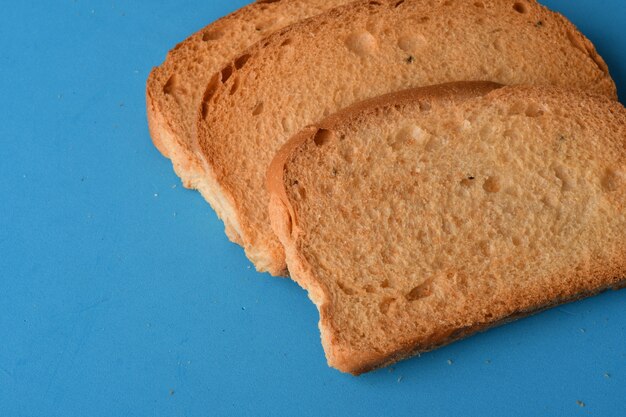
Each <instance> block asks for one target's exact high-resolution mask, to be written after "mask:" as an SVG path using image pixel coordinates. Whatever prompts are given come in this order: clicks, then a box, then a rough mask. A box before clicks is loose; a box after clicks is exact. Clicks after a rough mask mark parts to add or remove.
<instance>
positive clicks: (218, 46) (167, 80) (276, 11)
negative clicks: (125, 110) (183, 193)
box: [146, 0, 350, 240]
mask: <svg viewBox="0 0 626 417" xmlns="http://www.w3.org/2000/svg"><path fill="white" fill-rule="evenodd" d="M349 1H350V0H281V1H257V2H256V3H253V4H251V5H249V6H246V7H244V8H242V9H240V10H238V11H236V12H234V13H232V14H230V15H228V16H226V17H224V18H222V19H220V20H218V21H216V22H214V23H211V24H210V25H208V26H207V27H205V28H203V29H202V30H200V31H199V32H197V33H195V34H194V35H192V36H191V37H189V38H188V39H186V40H185V41H184V42H182V43H180V44H179V45H177V46H176V47H175V48H174V49H173V50H172V51H170V52H169V54H168V55H167V59H166V60H165V62H164V63H163V64H162V65H161V66H159V67H156V68H154V69H153V70H152V72H151V73H150V76H149V78H148V83H147V89H146V101H147V113H148V123H149V128H150V135H151V136H152V141H153V142H154V145H155V146H156V147H157V148H158V149H159V150H160V151H161V153H162V154H163V155H164V156H166V157H168V158H170V159H171V160H172V163H173V165H174V169H175V171H176V173H177V174H178V176H179V177H180V178H181V180H182V182H183V184H184V185H185V187H188V188H196V189H198V190H199V191H200V192H201V193H202V195H203V196H204V197H205V199H206V200H208V201H209V202H210V203H211V205H212V206H213V207H214V208H215V210H216V211H217V213H218V215H219V216H220V217H221V218H222V219H224V220H225V222H226V232H227V234H228V235H229V237H230V238H231V239H234V240H237V233H233V232H232V231H231V228H232V225H231V224H230V223H229V222H228V219H230V218H232V217H233V216H234V213H231V210H232V208H231V207H230V206H229V204H228V201H227V200H225V199H224V198H222V197H221V191H220V188H219V186H218V185H217V184H216V183H215V179H214V175H213V173H212V172H211V170H210V169H208V170H205V167H204V165H203V163H202V158H201V157H200V158H199V157H198V156H197V154H196V152H195V148H194V146H195V140H194V139H193V138H194V136H195V130H196V115H197V110H198V107H199V106H200V102H201V99H202V94H203V93H204V89H205V88H206V85H207V83H208V82H209V80H210V79H211V77H212V76H213V74H215V73H216V72H218V71H219V70H221V69H222V67H223V66H224V65H225V64H226V63H228V62H229V61H230V60H232V59H234V58H236V57H237V56H239V55H240V54H241V53H242V51H244V50H245V49H246V48H247V47H249V46H251V45H253V44H254V43H255V42H257V41H259V40H260V39H263V38H264V37H266V36H268V35H269V34H271V33H272V32H274V31H276V30H278V29H281V28H284V27H285V26H288V25H290V24H292V23H295V22H297V21H299V20H302V19H305V18H308V17H311V16H314V15H316V14H319V13H321V12H323V11H326V10H328V9H330V8H332V7H335V6H338V5H342V4H345V3H348V2H349Z"/></svg>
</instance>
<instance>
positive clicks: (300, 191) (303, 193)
mask: <svg viewBox="0 0 626 417" xmlns="http://www.w3.org/2000/svg"><path fill="white" fill-rule="evenodd" d="M294 188H295V190H296V193H297V195H298V197H299V198H300V200H304V199H305V198H306V190H305V189H304V187H303V186H301V185H296V186H295V187H294Z"/></svg>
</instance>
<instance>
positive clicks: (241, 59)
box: [235, 54, 250, 70]
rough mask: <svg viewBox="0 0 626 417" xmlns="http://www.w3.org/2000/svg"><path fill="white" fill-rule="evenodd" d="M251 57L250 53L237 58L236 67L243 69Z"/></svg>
mask: <svg viewBox="0 0 626 417" xmlns="http://www.w3.org/2000/svg"><path fill="white" fill-rule="evenodd" d="M249 59H250V54H244V55H241V56H240V57H239V58H237V59H235V68H237V69H238V70H240V69H242V68H243V66H244V65H246V62H248V60H249Z"/></svg>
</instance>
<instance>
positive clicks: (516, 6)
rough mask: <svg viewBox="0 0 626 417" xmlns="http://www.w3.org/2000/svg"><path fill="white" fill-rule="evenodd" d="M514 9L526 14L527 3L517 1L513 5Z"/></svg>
mask: <svg viewBox="0 0 626 417" xmlns="http://www.w3.org/2000/svg"><path fill="white" fill-rule="evenodd" d="M513 10H515V11H516V12H517V13H521V14H524V13H526V12H527V9H526V5H525V4H524V3H521V2H519V1H518V2H516V3H515V4H514V5H513Z"/></svg>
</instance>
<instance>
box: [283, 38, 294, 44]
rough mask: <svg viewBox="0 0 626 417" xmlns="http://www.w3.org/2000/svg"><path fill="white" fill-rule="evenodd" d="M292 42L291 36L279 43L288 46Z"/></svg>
mask: <svg viewBox="0 0 626 417" xmlns="http://www.w3.org/2000/svg"><path fill="white" fill-rule="evenodd" d="M292 43H293V40H292V39H291V38H287V39H285V40H284V41H283V43H281V44H280V46H289V45H291V44H292Z"/></svg>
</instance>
